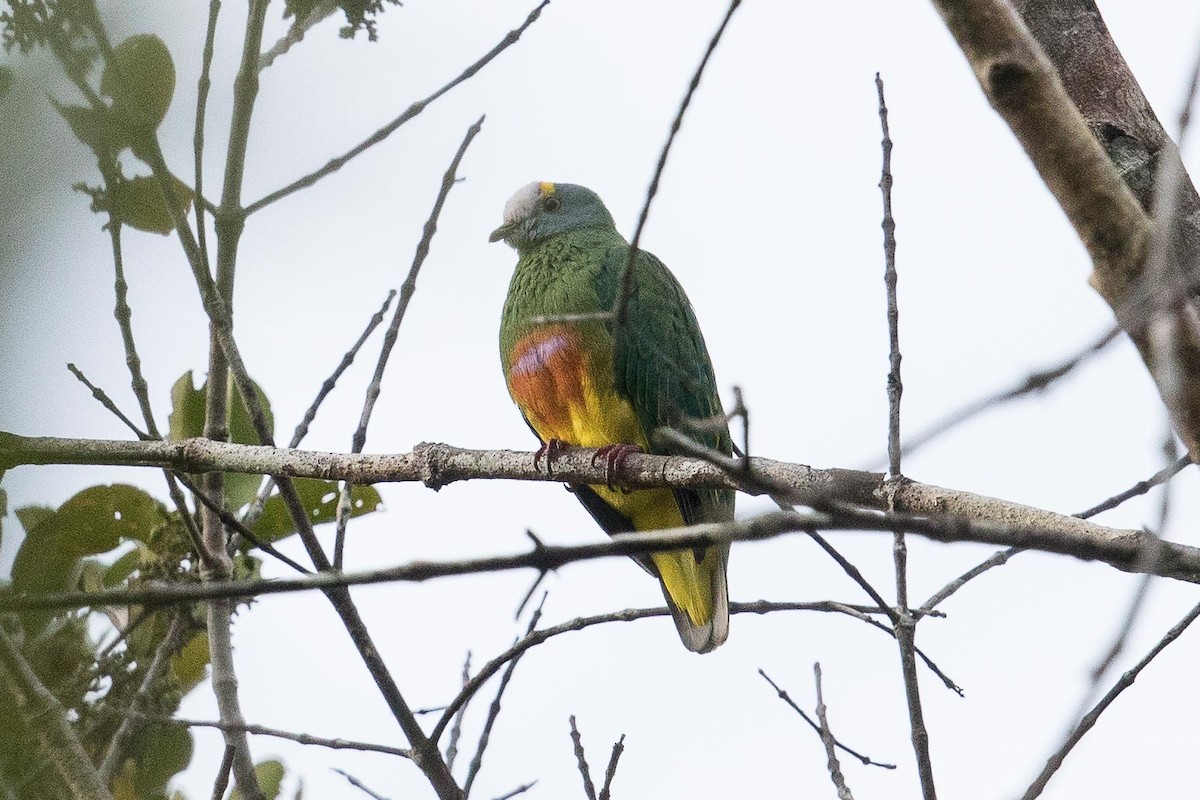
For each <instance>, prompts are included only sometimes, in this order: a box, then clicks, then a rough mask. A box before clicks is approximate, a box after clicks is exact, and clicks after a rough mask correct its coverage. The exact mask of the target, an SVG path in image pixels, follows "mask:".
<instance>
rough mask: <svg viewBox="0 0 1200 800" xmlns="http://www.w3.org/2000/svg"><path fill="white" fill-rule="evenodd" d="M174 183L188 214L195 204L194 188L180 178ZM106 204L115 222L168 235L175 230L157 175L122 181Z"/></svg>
mask: <svg viewBox="0 0 1200 800" xmlns="http://www.w3.org/2000/svg"><path fill="white" fill-rule="evenodd" d="M170 183H171V190H172V192H174V194H175V201H176V203H177V204H178V205H179V207H180V208H181V209H182V210H183V213H184V214H187V212H188V209H190V208H191V207H192V188H191V187H190V186H188V185H187V184H186V183H184V182H183V181H181V180H179V179H178V178H176V177H172V178H171V179H170ZM103 205H104V207H105V208H106V209H107V211H108V212H109V213H110V214H111V215H112V217H113V219H114V220H115V221H117V222H120V223H122V224H124V225H129V226H130V227H133V228H137V229H138V230H139V231H148V232H150V233H161V234H163V235H166V234H168V233H170V232H171V231H173V230H175V222H174V221H173V220H172V219H171V212H170V210H168V208H167V201H166V198H165V197H163V191H162V188H161V187H160V186H159V183H158V179H157V178H154V177H151V176H138V177H136V178H130V179H129V180H122V181H119V182H117V183H116V184H114V185H111V186H109V187H108V191H107V192H106V193H105V196H104V204H103Z"/></svg>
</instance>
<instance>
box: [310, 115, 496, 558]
mask: <svg viewBox="0 0 1200 800" xmlns="http://www.w3.org/2000/svg"><path fill="white" fill-rule="evenodd" d="M483 119H484V118H483V117H480V118H479V119H478V120H476V121H475V124H474V125H472V126H471V127H470V128H468V129H467V133H466V135H465V136H464V137H463V140H462V143H461V144H460V145H459V146H458V151H457V152H456V153H455V154H454V158H453V159H452V160H451V161H450V166H449V167H447V168H446V172H445V174H444V175H442V185H441V187H440V188H439V189H438V193H437V199H435V200H434V202H433V210H432V211H430V212H429V218H428V219H427V220H425V230H424V233H423V234H422V235H421V241H419V242H418V243H417V251H416V253H415V254H414V255H413V260H412V265H411V266H410V267H409V270H408V277H407V278H405V279H404V284H403V285H402V286H401V287H400V299H399V300H398V301H397V302H396V310H395V312H393V314H392V321H391V322H390V323H389V324H388V329H387V332H386V333H385V334H384V335H383V346H382V347H381V348H380V350H379V360H378V361H377V362H376V364H375V374H374V375H373V376H372V377H371V383H370V385H369V386H367V396H366V398H365V400H364V401H363V409H362V415H361V416H360V417H359V420H358V428H357V429H355V431H354V438H353V440H352V442H351V448H350V452H352V453H361V452H362V450H363V447H364V446H366V443H367V425H369V424H370V422H371V412H372V411H374V409H375V401H376V400H378V399H379V393H380V391H382V386H383V372H384V370H385V369H387V364H388V358H389V357H390V356H391V353H392V348H393V347H394V346H395V344H396V338H397V336H399V333H400V324H401V323H402V322H403V321H404V314H405V312H406V311H408V303H409V301H410V300H412V296H413V294H414V293H415V292H416V290H417V275H418V274H419V273H420V271H421V266H422V265H423V264H424V263H425V258H426V257H427V256H428V255H429V247H430V245H431V244H432V243H433V237H434V234H436V233H437V224H438V217H440V216H441V214H442V207H443V206H444V205H445V204H446V198H447V197H448V196H449V194H450V190H451V189H453V188H454V184H455V183H456V182H457V180H458V178H457V175H458V167H459V164H461V163H462V159H463V156H464V155H466V153H467V148H468V147H470V146H471V141H472V140H473V139H474V138H475V137H476V136H478V135H479V131H480V130H481V129H482V128H483ZM350 491H351V484H350V483H349V482H348V481H347V482H344V483H343V484H342V490H341V497H340V498H339V500H338V506H337V535H336V537H335V539H334V547H333V566H334V568H335V569H341V568H342V555H343V551H344V549H345V543H346V523H347V522H348V521H349V519H350Z"/></svg>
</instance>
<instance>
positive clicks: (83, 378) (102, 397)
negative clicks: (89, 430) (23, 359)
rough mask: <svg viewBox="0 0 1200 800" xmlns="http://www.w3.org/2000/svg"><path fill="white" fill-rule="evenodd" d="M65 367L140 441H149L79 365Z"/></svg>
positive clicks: (146, 435) (144, 433)
mask: <svg viewBox="0 0 1200 800" xmlns="http://www.w3.org/2000/svg"><path fill="white" fill-rule="evenodd" d="M67 369H68V370H70V372H71V374H72V375H74V376H75V379H76V380H78V381H79V382H80V383H82V384H83V385H84V386H86V387H87V388H88V389H90V390H91V392H92V397H94V398H95V399H96V401H97V402H98V403H100V405H102V406H104V407H105V408H106V409H108V411H109V413H111V414H112V415H113V416H114V417H116V418H117V419H119V420H121V422H122V423H123V424H124V425H125V427H126V428H129V430H131V431H133V435H134V436H136V437H138V438H139V439H141V440H142V441H149V440H150V439H151V437H150V435H149V434H148V433H146V432H145V431H143V430H142V429H141V428H139V427H138V426H137V423H135V422H134V421H133V420H131V419H130V418H129V417H127V416H126V415H125V412H124V411H122V410H121V409H120V408H118V407H117V404H116V403H114V402H113V399H112V398H111V397H109V396H108V393H107V392H105V391H104V390H103V389H101V388H100V387H99V386H97V385H96V384H94V383H92V382H91V381H90V380H88V377H87V375H84V374H83V371H82V370H80V369H79V367H77V366H75V365H74V364H67ZM153 438H155V439H157V438H158V437H157V436H155V437H153Z"/></svg>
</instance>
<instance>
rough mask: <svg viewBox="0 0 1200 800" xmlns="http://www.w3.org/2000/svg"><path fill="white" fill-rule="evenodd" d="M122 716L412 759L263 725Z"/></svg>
mask: <svg viewBox="0 0 1200 800" xmlns="http://www.w3.org/2000/svg"><path fill="white" fill-rule="evenodd" d="M123 713H124V714H125V715H126V716H128V717H131V718H134V719H141V720H146V721H148V722H155V723H158V724H160V725H182V726H183V727H185V728H216V729H217V730H221V731H226V730H233V731H238V732H239V733H248V734H250V735H251V736H270V737H272V738H275V739H287V740H288V741H290V742H296V743H298V744H303V745H312V746H314V747H326V748H329V749H330V750H358V751H361V752H365V753H383V754H385V755H390V756H399V757H400V758H408V759H411V758H412V751H411V750H408V749H406V748H403V747H389V746H387V745H383V744H372V743H371V742H356V741H354V740H352V739H329V738H326V737H324V736H312V735H310V734H307V733H292V732H291V731H284V730H279V729H278V728H269V727H267V726H266V725H235V724H233V723H228V722H221V721H220V720H202V719H182V718H180V717H168V716H163V715H159V714H144V713H141V712H138V711H125V712H123Z"/></svg>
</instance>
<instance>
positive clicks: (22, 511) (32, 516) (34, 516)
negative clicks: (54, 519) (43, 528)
mask: <svg viewBox="0 0 1200 800" xmlns="http://www.w3.org/2000/svg"><path fill="white" fill-rule="evenodd" d="M13 513H14V514H16V515H17V522H19V523H21V527H22V528H24V529H25V534H26V535H28V534H29V532H30V531H32V530H33V529H34V528H36V527H37V526H38V523H40V522H41V521H42V520H43V519H45V518H46V517H48V516H50V515H51V514H53V513H54V509H53V508H51V507H50V506H21V507H20V508H18V509H17V510H16V511H14V512H13Z"/></svg>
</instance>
